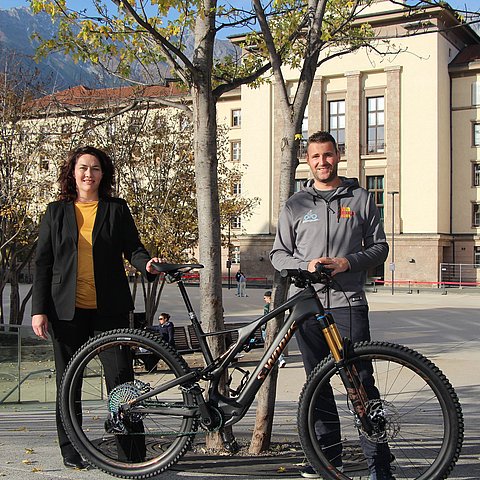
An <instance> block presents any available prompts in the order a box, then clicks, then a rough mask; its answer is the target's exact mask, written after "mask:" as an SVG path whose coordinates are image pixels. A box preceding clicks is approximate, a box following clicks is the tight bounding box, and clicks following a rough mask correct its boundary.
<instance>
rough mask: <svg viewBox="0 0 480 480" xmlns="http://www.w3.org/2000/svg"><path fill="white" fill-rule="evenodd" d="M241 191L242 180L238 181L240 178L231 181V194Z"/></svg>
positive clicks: (239, 193)
mask: <svg viewBox="0 0 480 480" xmlns="http://www.w3.org/2000/svg"><path fill="white" fill-rule="evenodd" d="M241 193H242V182H240V180H237V181H235V182H233V185H232V194H233V195H241Z"/></svg>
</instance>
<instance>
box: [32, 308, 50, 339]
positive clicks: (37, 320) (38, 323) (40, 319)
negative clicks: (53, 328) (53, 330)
mask: <svg viewBox="0 0 480 480" xmlns="http://www.w3.org/2000/svg"><path fill="white" fill-rule="evenodd" d="M32 328H33V332H34V333H35V335H36V336H37V337H39V338H43V339H44V340H47V338H48V335H47V332H48V317H47V316H46V315H45V314H44V313H40V314H38V315H34V316H33V317H32Z"/></svg>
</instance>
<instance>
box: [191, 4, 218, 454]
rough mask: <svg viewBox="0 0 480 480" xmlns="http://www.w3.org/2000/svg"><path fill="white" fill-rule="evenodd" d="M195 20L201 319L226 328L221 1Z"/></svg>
mask: <svg viewBox="0 0 480 480" xmlns="http://www.w3.org/2000/svg"><path fill="white" fill-rule="evenodd" d="M202 3H203V12H199V14H198V16H197V18H196V21H195V50H194V54H193V59H192V62H193V65H194V67H195V78H194V79H193V82H192V88H191V93H192V99H193V128H194V149H195V181H196V191H197V213H198V247H199V257H200V258H199V260H200V263H202V264H203V265H204V268H203V269H202V270H200V319H201V321H202V326H203V329H204V330H205V331H214V330H221V329H223V311H222V310H223V309H222V282H221V237H220V207H219V199H218V169H217V167H218V158H217V141H216V138H217V112H216V98H215V97H214V96H213V92H212V81H211V75H212V68H213V44H214V40H215V33H216V32H215V9H216V3H217V2H216V1H208V0H204V1H203V2H202ZM209 345H210V349H211V351H212V354H213V357H217V356H219V355H220V354H221V353H222V352H223V351H224V350H225V341H224V338H223V336H215V337H211V338H209ZM222 446H223V445H222V442H221V439H220V435H218V434H217V433H215V434H210V435H207V448H211V449H215V450H218V449H221V448H222Z"/></svg>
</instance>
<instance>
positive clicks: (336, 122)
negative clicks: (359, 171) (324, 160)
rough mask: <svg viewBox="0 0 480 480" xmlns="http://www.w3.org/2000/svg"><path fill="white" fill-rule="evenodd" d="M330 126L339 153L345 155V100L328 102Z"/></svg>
mask: <svg viewBox="0 0 480 480" xmlns="http://www.w3.org/2000/svg"><path fill="white" fill-rule="evenodd" d="M328 125H329V131H330V134H331V135H332V137H333V138H334V139H335V140H336V142H337V146H338V151H339V152H340V153H341V154H344V153H345V100H335V101H332V102H328Z"/></svg>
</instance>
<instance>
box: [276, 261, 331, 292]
mask: <svg viewBox="0 0 480 480" xmlns="http://www.w3.org/2000/svg"><path fill="white" fill-rule="evenodd" d="M280 276H281V277H282V278H290V279H291V282H292V283H294V284H295V285H296V286H297V287H304V286H305V285H310V284H314V283H323V284H329V283H330V282H331V280H332V272H331V271H330V270H329V269H328V268H326V267H325V265H323V264H321V263H317V264H316V265H315V271H314V272H309V271H308V270H302V269H300V268H297V269H295V268H286V269H284V270H281V271H280Z"/></svg>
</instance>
